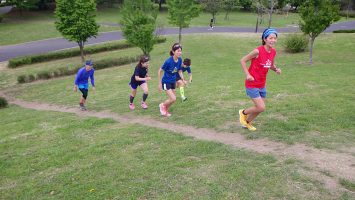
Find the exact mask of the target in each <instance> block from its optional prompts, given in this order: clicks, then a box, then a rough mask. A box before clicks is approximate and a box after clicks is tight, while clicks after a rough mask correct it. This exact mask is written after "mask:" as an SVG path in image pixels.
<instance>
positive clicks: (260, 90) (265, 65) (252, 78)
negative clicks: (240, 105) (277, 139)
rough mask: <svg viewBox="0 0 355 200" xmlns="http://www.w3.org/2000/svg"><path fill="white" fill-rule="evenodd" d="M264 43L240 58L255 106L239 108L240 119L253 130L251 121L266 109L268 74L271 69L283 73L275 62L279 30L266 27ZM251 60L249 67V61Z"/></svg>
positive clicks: (263, 37)
mask: <svg viewBox="0 0 355 200" xmlns="http://www.w3.org/2000/svg"><path fill="white" fill-rule="evenodd" d="M261 40H262V45H261V46H259V47H257V48H256V49H254V50H253V51H252V52H250V53H249V54H248V55H246V56H244V57H243V58H242V59H241V60H240V64H241V65H242V68H243V71H244V73H245V76H246V80H245V88H246V93H247V95H248V96H249V97H250V98H251V100H252V101H253V103H254V106H252V107H250V108H247V109H244V110H243V109H241V110H239V121H240V123H241V125H242V126H243V127H246V128H248V129H249V130H251V131H255V130H256V128H255V127H254V126H253V125H251V122H252V121H253V120H254V119H255V118H256V117H257V116H258V115H259V114H260V113H262V112H264V111H265V98H266V87H265V85H266V75H267V73H268V71H269V69H271V70H273V71H275V72H276V73H277V74H281V69H280V68H277V67H276V66H275V64H274V58H275V56H276V50H275V49H274V46H275V44H276V42H277V31H276V30H275V29H271V28H269V29H265V30H264V32H263V34H262V36H261ZM248 61H251V64H250V67H249V69H248V68H247V62H248Z"/></svg>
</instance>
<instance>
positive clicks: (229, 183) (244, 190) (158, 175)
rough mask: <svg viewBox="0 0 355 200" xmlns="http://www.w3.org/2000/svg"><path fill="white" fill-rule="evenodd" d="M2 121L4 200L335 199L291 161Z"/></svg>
mask: <svg viewBox="0 0 355 200" xmlns="http://www.w3.org/2000/svg"><path fill="white" fill-rule="evenodd" d="M17 113H21V115H18V114H17ZM0 116H1V119H2V120H1V126H0V133H1V140H0V141H1V142H0V150H1V152H2V153H1V155H0V158H1V159H0V169H1V175H0V177H1V179H0V185H1V188H0V190H1V194H2V195H1V199H76V198H78V197H79V198H80V199H332V198H331V195H330V194H329V192H327V191H326V190H324V188H323V187H322V185H321V184H320V183H318V182H316V181H313V180H312V179H309V178H307V177H305V176H302V175H301V174H300V173H299V172H298V169H299V164H300V163H298V162H295V161H294V160H286V161H278V160H277V159H276V158H274V157H272V156H269V155H258V154H255V153H251V152H247V151H240V150H235V149H232V148H230V147H228V146H225V145H221V144H216V143H212V142H202V141H196V140H194V139H192V138H186V137H183V136H181V135H177V134H172V133H170V132H167V131H163V130H159V129H153V128H146V127H141V126H133V125H125V124H119V123H116V122H113V121H112V120H109V119H101V120H99V119H95V118H78V117H77V116H73V115H70V114H61V113H56V112H39V111H33V110H27V109H22V108H19V107H16V106H11V107H10V108H9V109H6V110H0ZM15 124H16V125H15ZM342 197H343V198H344V199H346V198H347V197H349V194H346V193H344V194H343V195H342Z"/></svg>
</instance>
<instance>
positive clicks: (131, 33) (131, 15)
mask: <svg viewBox="0 0 355 200" xmlns="http://www.w3.org/2000/svg"><path fill="white" fill-rule="evenodd" d="M157 15H158V8H157V7H155V6H154V4H153V3H152V2H151V1H150V0H125V1H124V3H123V17H122V20H121V25H122V32H123V35H124V36H125V38H126V39H127V41H128V42H129V43H130V44H133V45H134V46H137V47H139V48H140V49H141V50H142V51H143V54H144V55H147V56H149V53H150V52H151V51H152V50H153V46H154V44H155V42H156V36H155V34H154V31H155V24H156V19H157Z"/></svg>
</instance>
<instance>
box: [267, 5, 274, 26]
mask: <svg viewBox="0 0 355 200" xmlns="http://www.w3.org/2000/svg"><path fill="white" fill-rule="evenodd" d="M270 3H271V5H270V11H269V27H268V28H270V27H271V18H272V13H273V12H274V1H273V0H271V2H270Z"/></svg>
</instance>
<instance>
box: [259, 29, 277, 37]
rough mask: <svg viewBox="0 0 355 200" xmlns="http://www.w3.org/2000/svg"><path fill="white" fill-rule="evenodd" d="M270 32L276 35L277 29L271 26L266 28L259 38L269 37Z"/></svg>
mask: <svg viewBox="0 0 355 200" xmlns="http://www.w3.org/2000/svg"><path fill="white" fill-rule="evenodd" d="M270 34H275V35H276V37H277V31H276V30H275V29H273V28H268V29H265V31H264V32H263V35H262V36H261V38H262V39H265V38H267V37H269V35H270Z"/></svg>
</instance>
